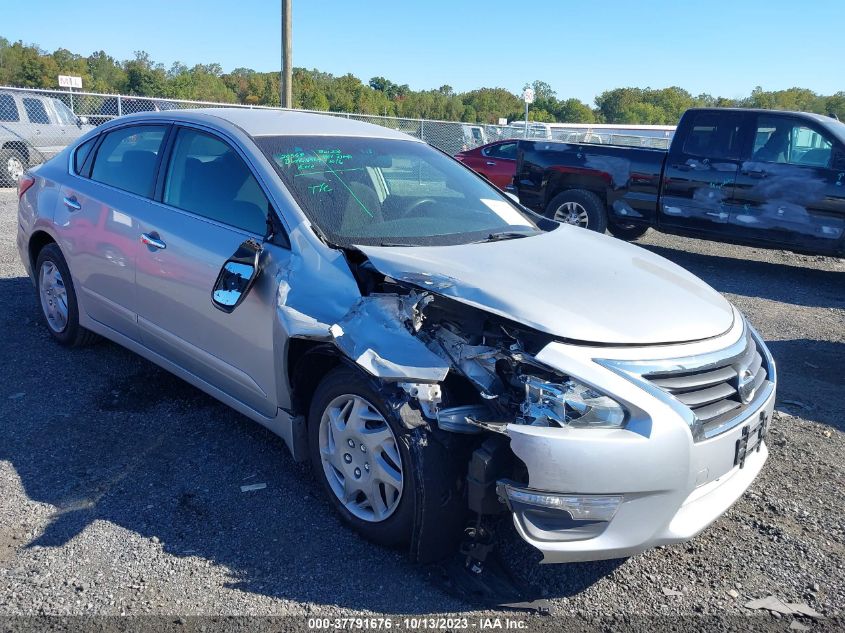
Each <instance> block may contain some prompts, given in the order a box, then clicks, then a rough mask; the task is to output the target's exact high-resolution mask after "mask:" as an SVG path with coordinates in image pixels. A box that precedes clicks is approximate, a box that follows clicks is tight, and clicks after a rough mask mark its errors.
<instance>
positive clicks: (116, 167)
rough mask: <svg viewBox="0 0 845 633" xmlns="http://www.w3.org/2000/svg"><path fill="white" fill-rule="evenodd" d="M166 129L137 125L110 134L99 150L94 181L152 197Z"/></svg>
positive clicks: (93, 174) (95, 161)
mask: <svg viewBox="0 0 845 633" xmlns="http://www.w3.org/2000/svg"><path fill="white" fill-rule="evenodd" d="M166 130H167V128H166V127H165V126H163V125H136V126H132V127H125V128H120V129H119V130H115V131H114V132H110V133H109V134H107V135H106V137H105V138H104V139H103V142H102V143H101V144H100V148H99V149H98V150H97V155H96V157H95V158H94V167H93V168H92V170H91V180H96V181H97V182H101V183H103V184H105V185H111V186H112V187H117V188H118V189H123V190H124V191H128V192H130V193H134V194H137V195H139V196H147V197H149V196H150V195H151V193H152V188H153V183H154V182H155V174H156V167H157V165H158V153H159V152H160V151H161V142H162V140H163V139H164V133H165V131H166Z"/></svg>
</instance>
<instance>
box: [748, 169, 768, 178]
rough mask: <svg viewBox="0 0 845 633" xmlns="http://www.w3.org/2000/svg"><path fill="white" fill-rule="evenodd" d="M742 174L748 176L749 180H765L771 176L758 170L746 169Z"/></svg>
mask: <svg viewBox="0 0 845 633" xmlns="http://www.w3.org/2000/svg"><path fill="white" fill-rule="evenodd" d="M741 173H742V175H743V176H748V177H749V178H765V177H766V176H768V175H769V172H767V171H763V170H757V169H750V170H749V169H746V170H743V171H742V172H741Z"/></svg>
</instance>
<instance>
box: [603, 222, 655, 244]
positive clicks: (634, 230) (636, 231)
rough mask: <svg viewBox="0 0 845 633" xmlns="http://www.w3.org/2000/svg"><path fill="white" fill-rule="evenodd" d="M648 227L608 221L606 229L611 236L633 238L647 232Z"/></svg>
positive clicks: (623, 238) (624, 238) (625, 238)
mask: <svg viewBox="0 0 845 633" xmlns="http://www.w3.org/2000/svg"><path fill="white" fill-rule="evenodd" d="M648 229H649V227H648V226H647V225H646V226H643V225H642V224H614V223H612V222H611V223H610V224H609V225H608V227H607V230H608V231H610V234H611V235H612V236H613V237H618V238H619V239H620V240H627V241H631V240H635V239H637V238H638V237H642V236H643V235H645V234H646V233H648Z"/></svg>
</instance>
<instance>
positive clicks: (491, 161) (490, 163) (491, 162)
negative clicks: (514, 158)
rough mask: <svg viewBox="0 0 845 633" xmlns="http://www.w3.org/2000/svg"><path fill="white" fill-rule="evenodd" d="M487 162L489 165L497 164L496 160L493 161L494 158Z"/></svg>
mask: <svg viewBox="0 0 845 633" xmlns="http://www.w3.org/2000/svg"><path fill="white" fill-rule="evenodd" d="M487 164H488V165H490V167H492V166H493V165H495V164H496V161H493V160H488V161H487Z"/></svg>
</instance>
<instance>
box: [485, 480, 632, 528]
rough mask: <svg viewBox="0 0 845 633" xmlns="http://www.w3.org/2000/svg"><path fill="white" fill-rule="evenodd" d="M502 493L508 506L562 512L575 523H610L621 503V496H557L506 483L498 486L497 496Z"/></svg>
mask: <svg viewBox="0 0 845 633" xmlns="http://www.w3.org/2000/svg"><path fill="white" fill-rule="evenodd" d="M502 492H504V495H502V496H504V497H506V498H507V500H508V504H509V505H510V504H515V505H522V506H526V505H527V506H535V507H539V508H548V509H550V510H564V511H566V512H568V513H569V515H570V516H571V517H572V519H573V520H575V521H610V520H611V519H612V518H613V516H614V515H615V514H616V510H618V509H619V504H621V503H622V497H621V496H612V495H567V494H557V493H554V492H542V491H540V490H529V489H527V488H517V487H515V486H512V485H511V484H506V483H502V484H499V494H500V495H501V494H502ZM512 509H513V508H512Z"/></svg>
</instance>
